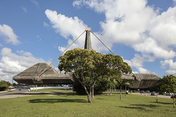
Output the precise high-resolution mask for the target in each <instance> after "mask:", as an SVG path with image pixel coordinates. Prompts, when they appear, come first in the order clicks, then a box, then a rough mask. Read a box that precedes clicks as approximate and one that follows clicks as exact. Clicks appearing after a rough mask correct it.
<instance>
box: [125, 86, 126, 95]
mask: <svg viewBox="0 0 176 117" xmlns="http://www.w3.org/2000/svg"><path fill="white" fill-rule="evenodd" d="M125 96H126V85H125Z"/></svg>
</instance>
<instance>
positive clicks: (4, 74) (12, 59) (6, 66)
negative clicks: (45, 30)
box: [0, 48, 45, 81]
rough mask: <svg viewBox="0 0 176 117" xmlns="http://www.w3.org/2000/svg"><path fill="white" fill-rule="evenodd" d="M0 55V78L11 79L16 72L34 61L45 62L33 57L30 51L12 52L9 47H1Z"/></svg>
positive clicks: (29, 65)
mask: <svg viewBox="0 0 176 117" xmlns="http://www.w3.org/2000/svg"><path fill="white" fill-rule="evenodd" d="M0 55H1V57H0V80H7V81H11V78H12V77H13V76H14V75H16V74H17V73H19V72H22V71H23V70H25V69H27V68H28V67H31V66H32V65H34V64H36V63H39V62H40V63H41V62H45V61H44V60H43V59H41V58H35V57H34V56H33V55H32V54H31V53H30V52H25V51H22V50H21V51H17V52H16V53H13V52H12V50H11V49H10V48H3V49H2V50H1V53H0Z"/></svg>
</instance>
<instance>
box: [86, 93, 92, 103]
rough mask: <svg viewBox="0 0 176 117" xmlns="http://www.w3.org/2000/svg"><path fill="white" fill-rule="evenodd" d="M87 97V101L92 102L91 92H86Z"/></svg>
mask: <svg viewBox="0 0 176 117" xmlns="http://www.w3.org/2000/svg"><path fill="white" fill-rule="evenodd" d="M87 99H88V102H89V103H92V95H91V94H88V95H87Z"/></svg>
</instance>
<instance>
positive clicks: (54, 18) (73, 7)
mask: <svg viewBox="0 0 176 117" xmlns="http://www.w3.org/2000/svg"><path fill="white" fill-rule="evenodd" d="M87 27H88V28H91V30H92V32H94V33H95V34H96V35H97V36H98V37H99V38H100V39H101V40H102V41H103V42H104V43H105V44H106V45H107V46H108V47H109V48H110V49H111V50H112V51H113V53H114V54H116V55H120V56H122V57H123V59H124V61H125V62H127V63H128V64H129V65H130V66H131V67H132V70H133V72H134V73H154V74H156V75H157V76H159V77H163V76H164V75H167V74H174V75H175V74H176V41H175V40H176V39H175V37H176V33H175V32H176V0H101V1H100V0H75V1H71V0H52V1H51V0H50V1H49V0H15V1H14V0H1V1H0V80H7V81H11V79H12V77H13V76H14V75H16V74H18V73H19V72H21V71H23V70H25V69H27V68H28V67H30V66H32V65H34V64H36V63H39V62H47V63H51V62H52V61H53V60H54V59H55V58H56V57H57V56H59V55H60V53H61V52H62V51H63V50H64V49H65V48H66V47H67V46H68V45H69V44H70V43H72V41H73V40H74V39H76V38H77V37H78V36H79V35H80V34H81V33H82V32H83V31H84V30H85V29H86V28H87ZM91 39H92V40H91V41H92V48H93V49H94V50H96V51H99V52H101V53H110V52H109V51H108V50H107V49H106V48H105V47H104V46H103V45H102V44H101V43H100V42H99V41H98V40H97V39H96V38H95V37H94V36H93V35H91ZM84 40H85V33H84V35H82V36H81V37H80V38H79V39H78V41H76V43H75V44H74V45H73V46H71V48H70V49H73V48H82V47H83V45H84ZM58 63H59V61H58V60H57V61H56V62H54V64H53V67H54V68H57V65H58Z"/></svg>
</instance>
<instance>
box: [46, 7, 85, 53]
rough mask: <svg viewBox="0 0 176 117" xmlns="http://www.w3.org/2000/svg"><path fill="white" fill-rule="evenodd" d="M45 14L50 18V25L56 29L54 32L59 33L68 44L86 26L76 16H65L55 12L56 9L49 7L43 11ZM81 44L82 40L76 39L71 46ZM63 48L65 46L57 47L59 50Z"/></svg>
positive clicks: (76, 46)
mask: <svg viewBox="0 0 176 117" xmlns="http://www.w3.org/2000/svg"><path fill="white" fill-rule="evenodd" d="M45 14H46V16H47V18H48V19H49V20H50V22H51V24H52V27H53V28H54V29H55V30H56V33H59V34H60V35H61V36H63V37H64V38H66V39H67V40H68V45H70V44H71V43H72V42H73V39H76V38H77V37H78V36H79V35H80V34H81V33H82V32H83V31H84V30H85V29H86V28H87V25H85V24H84V22H83V21H82V20H80V19H79V18H78V17H76V16H75V17H74V18H72V17H66V16H65V15H62V14H57V12H56V11H52V10H49V9H47V10H46V11H45ZM70 38H72V39H70ZM83 45H84V40H82V39H78V40H77V41H76V42H75V43H74V44H73V45H72V47H71V48H81V47H82V46H83ZM64 48H66V47H59V50H60V51H63V50H64Z"/></svg>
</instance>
